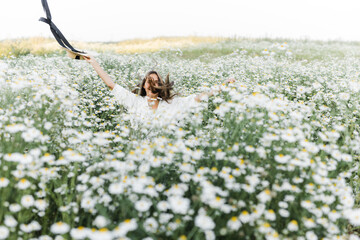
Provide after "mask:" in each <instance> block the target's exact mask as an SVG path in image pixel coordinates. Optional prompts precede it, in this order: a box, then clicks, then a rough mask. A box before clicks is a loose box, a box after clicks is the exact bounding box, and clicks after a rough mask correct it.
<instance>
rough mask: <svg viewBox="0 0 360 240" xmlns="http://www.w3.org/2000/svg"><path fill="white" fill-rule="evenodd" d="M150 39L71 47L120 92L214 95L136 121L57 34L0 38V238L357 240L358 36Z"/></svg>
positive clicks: (359, 144) (359, 142)
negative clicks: (147, 89) (183, 109)
mask: <svg viewBox="0 0 360 240" xmlns="http://www.w3.org/2000/svg"><path fill="white" fill-rule="evenodd" d="M34 41H35V42H36V41H40V44H39V45H41V46H42V47H40V48H37V47H34V46H37V45H36V44H35V42H34ZM47 41H48V42H49V43H48V45H46V44H45V43H46V42H47ZM151 42H152V43H151ZM165 42H167V43H168V44H165ZM169 42H170V43H169ZM155 43H156V41H155V40H154V41H151V40H149V41H142V42H141V41H138V42H124V43H121V44H115V43H107V44H105V43H103V44H100V43H98V44H86V43H81V44H83V45H81V47H83V48H84V49H85V50H92V51H93V52H94V54H93V55H94V56H95V58H96V59H97V60H98V62H99V63H100V65H101V66H102V67H103V68H104V69H105V70H106V71H107V72H108V73H109V75H110V76H111V77H112V79H113V80H114V81H115V82H116V83H117V84H119V85H121V86H123V87H124V88H126V89H128V90H132V89H134V87H135V86H136V85H137V84H138V83H139V82H140V81H141V80H142V78H143V76H144V75H145V74H146V72H147V71H149V70H157V71H158V72H159V73H160V74H161V75H162V76H163V77H165V76H166V75H167V74H168V73H169V74H170V80H171V81H175V85H174V87H175V91H176V92H179V93H181V95H182V96H189V95H191V94H199V93H201V92H204V91H210V90H211V89H212V88H215V87H216V86H220V87H221V89H222V91H221V92H220V93H218V94H215V95H214V96H211V97H209V98H204V99H203V100H202V101H201V103H200V104H199V105H198V106H196V107H194V108H191V109H190V110H189V112H188V113H187V114H186V116H184V118H183V119H182V120H181V121H176V120H171V119H167V118H166V116H163V117H160V118H158V119H155V120H153V121H149V123H148V124H143V125H138V124H133V122H134V121H133V120H134V119H133V118H134V116H132V115H131V114H129V113H128V111H127V109H126V108H125V107H124V106H122V105H121V104H119V103H118V102H117V101H116V100H115V98H114V96H113V95H112V92H111V91H110V89H109V88H108V87H107V86H106V85H105V83H103V81H102V80H101V79H100V78H99V77H98V75H97V74H96V72H95V71H94V69H93V68H92V67H91V66H90V64H88V63H87V62H86V61H79V60H73V59H70V58H68V57H67V56H66V55H65V53H64V51H61V50H59V48H52V47H51V46H50V45H52V44H55V42H54V41H52V40H51V41H50V40H38V39H37V40H36V39H35V40H34V39H32V40H31V39H30V40H22V41H18V42H11V41H3V42H0V54H1V58H0V86H1V87H0V239H11V240H15V239H16V240H17V239H22V240H28V239H39V240H47V239H57V240H60V239H91V240H92V239H99V240H100V239H101V240H107V239H144V240H150V239H153V240H155V239H179V240H185V239H196V240H198V239H207V240H211V239H269V240H270V239H272V240H275V239H313V240H316V239H353V240H355V239H359V237H358V236H357V234H358V228H357V227H358V226H360V209H359V200H360V195H359V193H360V192H359V187H360V185H359V179H358V172H359V165H358V163H359V154H360V136H359V134H360V133H359V132H360V129H359V123H360V119H359V114H360V112H359V109H360V43H356V42H316V41H307V40H297V41H289V40H284V39H272V40H270V39H214V38H203V39H196V38H180V39H178V41H176V39H172V40H171V41H170V40H169V39H166V38H163V39H157V44H155ZM79 44H80V43H79ZM79 44H74V46H79ZM127 44H128V45H127ZM151 44H152V45H151ZM44 46H45V47H44ZM49 46H50V47H49ZM55 46H56V44H55ZM126 46H128V48H127V47H126ZM130 46H131V47H130ZM164 46H166V47H164ZM79 48H80V47H79ZM126 49H127V50H126ZM95 52H97V53H95ZM229 77H233V78H235V79H236V81H235V82H234V83H229V84H222V83H223V82H224V81H225V80H226V79H228V78H229ZM139 97H140V96H139Z"/></svg>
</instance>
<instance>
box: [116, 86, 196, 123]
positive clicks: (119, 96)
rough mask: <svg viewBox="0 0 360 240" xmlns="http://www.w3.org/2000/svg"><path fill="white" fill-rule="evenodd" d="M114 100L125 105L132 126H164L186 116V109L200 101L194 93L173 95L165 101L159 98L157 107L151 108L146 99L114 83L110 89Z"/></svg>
mask: <svg viewBox="0 0 360 240" xmlns="http://www.w3.org/2000/svg"><path fill="white" fill-rule="evenodd" d="M111 93H112V94H113V96H114V97H115V99H116V101H117V102H118V103H119V104H121V105H123V106H124V107H126V109H127V110H128V114H129V115H128V117H129V119H130V122H131V124H132V125H133V126H139V125H141V126H144V125H145V126H149V127H151V126H154V125H156V126H164V125H167V124H170V123H176V122H179V120H180V121H181V119H183V118H184V117H185V116H186V113H187V111H189V110H190V109H191V108H192V107H195V106H199V105H200V102H197V101H196V100H195V97H196V95H195V94H192V95H189V96H187V97H176V96H175V97H174V98H173V99H172V100H169V103H167V102H166V101H164V100H160V102H159V105H158V108H157V109H151V107H149V105H148V100H147V99H146V98H145V97H142V96H139V95H137V94H134V93H132V92H130V91H129V90H127V89H125V88H123V87H122V86H120V85H118V84H115V87H114V88H113V90H112V91H111Z"/></svg>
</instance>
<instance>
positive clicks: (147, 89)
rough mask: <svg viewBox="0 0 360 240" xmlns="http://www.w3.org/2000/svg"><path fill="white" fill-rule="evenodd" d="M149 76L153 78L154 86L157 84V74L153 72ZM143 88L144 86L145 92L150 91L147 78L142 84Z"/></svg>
mask: <svg viewBox="0 0 360 240" xmlns="http://www.w3.org/2000/svg"><path fill="white" fill-rule="evenodd" d="M150 77H151V78H152V79H154V81H155V85H156V86H159V78H158V76H157V75H156V74H155V73H152V74H150ZM144 88H145V91H146V92H149V91H150V84H149V79H147V80H146V82H145V84H144ZM153 94H155V93H153Z"/></svg>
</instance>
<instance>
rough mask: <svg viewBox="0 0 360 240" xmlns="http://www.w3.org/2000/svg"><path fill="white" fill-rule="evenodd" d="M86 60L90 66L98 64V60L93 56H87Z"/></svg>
mask: <svg viewBox="0 0 360 240" xmlns="http://www.w3.org/2000/svg"><path fill="white" fill-rule="evenodd" d="M84 59H85V60H86V61H87V62H88V63H90V64H93V63H96V60H95V58H94V57H93V56H90V55H87V56H84Z"/></svg>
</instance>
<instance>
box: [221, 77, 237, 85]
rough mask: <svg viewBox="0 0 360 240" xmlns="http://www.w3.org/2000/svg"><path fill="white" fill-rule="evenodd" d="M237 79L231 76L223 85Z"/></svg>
mask: <svg viewBox="0 0 360 240" xmlns="http://www.w3.org/2000/svg"><path fill="white" fill-rule="evenodd" d="M235 81H236V80H235V78H229V79H227V80H226V81H225V82H223V85H224V84H228V83H233V82H235Z"/></svg>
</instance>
